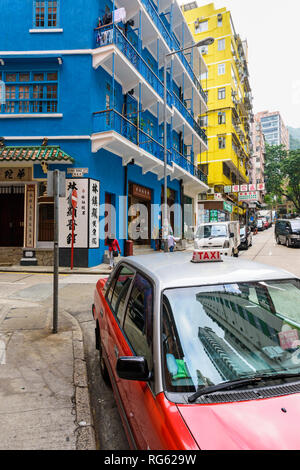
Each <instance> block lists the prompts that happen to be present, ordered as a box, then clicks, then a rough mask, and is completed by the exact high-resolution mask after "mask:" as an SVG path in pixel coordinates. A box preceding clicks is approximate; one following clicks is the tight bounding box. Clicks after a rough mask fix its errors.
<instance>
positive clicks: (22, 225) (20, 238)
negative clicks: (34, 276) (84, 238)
mask: <svg viewBox="0 0 300 470" xmlns="http://www.w3.org/2000/svg"><path fill="white" fill-rule="evenodd" d="M50 155H53V157H54V159H55V160H52V159H49V156H50ZM61 160H67V161H68V163H71V162H72V159H71V157H69V156H67V155H66V154H64V152H62V151H61V150H60V149H59V148H56V147H51V148H49V147H45V148H43V147H5V146H4V147H2V148H1V149H0V220H1V230H0V249H1V250H0V264H1V263H3V264H5V263H6V262H8V260H9V261H10V263H11V264H20V263H21V264H24V265H34V264H37V258H36V251H37V250H38V249H39V248H41V249H49V251H50V252H52V250H53V238H54V203H53V199H52V198H49V197H48V196H47V169H48V161H49V163H55V162H56V161H57V162H60V163H61ZM37 170H38V171H37ZM16 248H18V249H19V250H16ZM49 259H51V256H49Z"/></svg>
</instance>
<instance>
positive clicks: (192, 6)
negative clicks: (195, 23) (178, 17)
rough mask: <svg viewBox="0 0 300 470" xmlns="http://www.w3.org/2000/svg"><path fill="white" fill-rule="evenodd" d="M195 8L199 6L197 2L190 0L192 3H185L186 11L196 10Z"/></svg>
mask: <svg viewBox="0 0 300 470" xmlns="http://www.w3.org/2000/svg"><path fill="white" fill-rule="evenodd" d="M194 8H197V2H190V3H187V4H186V5H183V10H184V11H189V10H194Z"/></svg>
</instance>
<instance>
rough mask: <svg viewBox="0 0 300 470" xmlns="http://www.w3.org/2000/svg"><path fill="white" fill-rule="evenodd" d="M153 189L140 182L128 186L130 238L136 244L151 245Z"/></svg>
mask: <svg viewBox="0 0 300 470" xmlns="http://www.w3.org/2000/svg"><path fill="white" fill-rule="evenodd" d="M151 201H152V190H151V189H150V188H147V187H145V186H140V185H139V184H135V183H129V187H128V238H129V240H132V241H133V242H134V244H136V245H151Z"/></svg>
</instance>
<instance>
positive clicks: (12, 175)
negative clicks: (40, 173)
mask: <svg viewBox="0 0 300 470" xmlns="http://www.w3.org/2000/svg"><path fill="white" fill-rule="evenodd" d="M0 181H7V182H10V181H32V167H24V168H19V167H9V168H5V167H4V168H0Z"/></svg>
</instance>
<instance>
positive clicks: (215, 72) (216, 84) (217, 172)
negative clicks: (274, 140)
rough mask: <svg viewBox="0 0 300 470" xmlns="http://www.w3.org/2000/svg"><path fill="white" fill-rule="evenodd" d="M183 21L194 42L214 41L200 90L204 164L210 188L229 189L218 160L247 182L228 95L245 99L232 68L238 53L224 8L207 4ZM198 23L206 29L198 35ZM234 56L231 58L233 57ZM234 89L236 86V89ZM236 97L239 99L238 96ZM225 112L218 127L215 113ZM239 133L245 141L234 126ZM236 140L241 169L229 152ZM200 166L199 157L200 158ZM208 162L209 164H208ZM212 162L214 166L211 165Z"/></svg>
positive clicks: (248, 147) (232, 30) (231, 104)
mask: <svg viewBox="0 0 300 470" xmlns="http://www.w3.org/2000/svg"><path fill="white" fill-rule="evenodd" d="M218 14H221V15H222V26H218ZM184 15H185V18H186V20H187V22H188V24H189V27H190V29H191V31H192V33H193V35H194V38H195V41H200V40H201V39H204V38H206V37H208V36H212V37H214V38H215V42H214V44H213V45H211V46H209V47H208V53H207V54H204V55H203V57H204V60H205V62H206V64H207V66H208V79H202V86H203V89H204V90H208V113H207V116H208V126H207V135H208V142H209V145H208V147H209V149H208V157H207V158H208V163H209V174H208V183H209V185H210V186H214V185H231V184H233V183H234V181H232V179H230V180H229V179H228V178H227V177H226V176H225V175H224V174H223V165H222V163H218V161H220V160H231V161H232V162H233V163H234V165H235V167H236V169H237V170H236V171H237V172H238V171H239V174H240V175H238V173H237V183H238V182H240V183H245V182H248V181H249V180H248V178H247V175H246V168H245V163H246V160H247V158H249V155H250V146H249V143H250V142H249V140H245V142H246V147H244V144H243V143H242V140H241V137H240V136H239V135H238V133H237V131H236V129H235V127H234V126H233V123H232V118H233V116H235V113H234V109H233V108H235V104H234V101H233V98H232V91H234V92H236V93H237V97H238V96H239V97H240V99H242V100H244V97H245V85H244V83H243V82H242V80H241V77H240V75H239V71H238V67H237V64H236V60H235V57H239V53H238V41H237V40H236V38H235V32H234V29H233V27H232V25H231V19H230V18H231V15H230V12H229V11H227V10H226V8H221V9H218V10H216V9H215V8H214V4H213V3H210V4H208V5H205V6H203V7H199V8H196V9H193V10H189V11H186V12H184ZM197 20H199V21H200V22H202V21H208V29H207V30H206V31H203V32H201V33H197V31H196V27H195V22H196V21H197ZM223 39H224V40H225V49H224V50H219V40H223ZM233 52H235V55H234V53H233ZM219 64H224V65H225V73H224V74H222V75H220V74H219V68H218V66H219ZM232 70H234V74H235V77H236V82H237V83H236V84H235V80H234V78H233V72H232ZM236 85H237V86H236ZM223 87H224V88H225V90H226V97H225V99H218V89H219V88H223ZM238 93H240V95H238ZM221 111H222V112H225V114H226V124H218V113H219V112H221ZM237 112H238V113H240V119H241V118H242V113H241V108H240V106H238V107H237ZM237 127H239V128H240V129H241V131H242V135H243V136H244V138H245V139H246V136H247V132H246V130H245V126H244V125H243V123H242V119H241V124H240V125H237ZM233 134H234V136H235V137H236V146H237V148H239V147H240V146H242V147H243V152H242V151H241V149H239V150H240V152H241V153H244V156H245V160H243V166H241V164H239V158H238V157H237V155H236V152H235V151H234V149H233V148H232V142H233V139H234V136H233ZM219 135H224V136H225V135H226V148H225V149H219V145H218V136H219ZM202 162H203V157H202ZM210 162H211V163H210ZM215 162H216V163H215Z"/></svg>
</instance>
